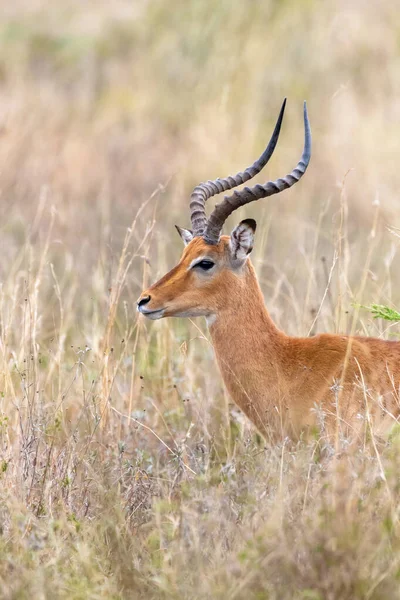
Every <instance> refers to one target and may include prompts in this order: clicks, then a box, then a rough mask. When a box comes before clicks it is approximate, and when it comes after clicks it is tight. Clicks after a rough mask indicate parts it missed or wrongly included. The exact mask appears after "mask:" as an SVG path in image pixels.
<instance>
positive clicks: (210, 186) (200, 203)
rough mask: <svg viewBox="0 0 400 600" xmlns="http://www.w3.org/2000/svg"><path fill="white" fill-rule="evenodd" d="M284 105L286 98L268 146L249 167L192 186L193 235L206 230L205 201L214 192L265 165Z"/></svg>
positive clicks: (241, 180) (257, 171)
mask: <svg viewBox="0 0 400 600" xmlns="http://www.w3.org/2000/svg"><path fill="white" fill-rule="evenodd" d="M285 106H286V98H285V99H284V101H283V104H282V108H281V110H280V113H279V117H278V120H277V122H276V125H275V129H274V132H273V134H272V136H271V139H270V141H269V143H268V146H267V147H266V149H265V150H264V152H263V154H262V155H261V156H260V158H259V159H258V160H256V162H255V163H254V164H253V165H251V167H247V169H245V171H243V172H240V173H237V175H235V176H233V177H227V178H226V179H220V178H218V179H216V180H215V181H206V182H205V183H200V184H199V185H197V186H196V187H195V188H194V190H193V192H192V195H191V197H190V218H191V221H192V228H193V235H194V236H201V235H203V234H204V232H205V230H206V227H207V217H206V209H205V203H206V200H208V198H211V196H215V194H220V193H221V192H226V191H228V190H231V189H232V188H234V187H236V186H237V185H241V184H242V183H245V182H246V181H248V180H249V179H252V178H253V177H255V176H256V175H257V174H258V173H259V172H260V171H261V169H263V168H264V167H265V165H266V164H267V162H268V161H269V159H270V158H271V156H272V153H273V151H274V150H275V146H276V144H277V141H278V138H279V133H280V130H281V125H282V119H283V115H284V112H285Z"/></svg>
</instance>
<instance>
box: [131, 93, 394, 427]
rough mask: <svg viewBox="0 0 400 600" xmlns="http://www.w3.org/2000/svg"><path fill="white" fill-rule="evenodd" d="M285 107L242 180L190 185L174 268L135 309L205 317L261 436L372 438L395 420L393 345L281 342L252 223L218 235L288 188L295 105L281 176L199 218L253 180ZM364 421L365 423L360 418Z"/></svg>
mask: <svg viewBox="0 0 400 600" xmlns="http://www.w3.org/2000/svg"><path fill="white" fill-rule="evenodd" d="M285 102H286V101H284V103H283V105H282V108H281V111H280V114H279V118H278V121H277V123H276V126H275V129H274V132H273V134H272V137H271V140H270V142H269V144H268V146H267V148H266V150H265V151H264V153H263V154H262V156H261V157H260V158H259V159H258V160H257V161H256V162H255V163H254V164H253V165H252V166H251V167H248V168H247V169H246V170H245V171H244V172H243V173H238V174H237V175H235V176H234V177H228V178H226V179H217V180H215V181H207V182H206V183H201V184H200V185H198V186H197V187H195V189H194V191H193V193H192V196H191V201H190V211H191V221H192V227H193V230H188V229H181V228H179V227H177V229H178V232H179V234H180V236H181V237H182V239H183V241H184V243H185V246H186V247H185V249H184V251H183V254H182V257H181V260H180V261H179V263H178V264H177V265H176V267H174V268H173V269H172V271H170V272H169V273H167V274H166V275H164V277H162V278H161V279H160V280H159V281H158V282H157V283H155V284H154V285H152V286H151V287H150V288H149V289H147V290H145V291H144V292H143V293H142V295H141V296H140V298H139V300H138V310H139V311H140V312H141V313H142V314H143V315H145V316H146V317H148V318H149V319H160V318H162V317H199V316H204V317H206V319H207V323H208V326H209V330H210V334H211V339H212V343H213V346H214V350H215V353H216V356H217V360H218V364H219V367H220V370H221V373H222V377H223V379H224V382H225V385H226V387H227V389H228V391H229V393H230V395H231V396H232V398H233V400H234V401H235V402H236V404H237V405H238V406H239V407H240V408H241V409H242V410H243V412H244V413H245V414H246V415H247V416H248V417H249V419H250V420H251V421H252V422H253V423H254V424H255V425H256V427H257V428H258V429H259V431H260V432H261V433H262V434H263V435H264V436H265V437H271V436H273V437H274V438H276V437H277V436H279V437H280V436H286V435H290V436H291V437H293V438H296V437H298V436H299V435H300V434H301V433H302V432H305V431H307V430H308V429H310V427H311V428H313V427H314V426H318V427H320V428H322V429H325V431H326V432H327V433H328V434H329V433H330V432H333V431H338V429H336V427H337V426H339V427H340V429H341V430H342V431H343V430H344V431H345V433H346V435H347V434H350V433H351V432H352V431H353V432H354V431H360V424H361V423H362V422H364V423H365V422H368V424H371V423H372V422H373V424H374V426H376V427H377V431H382V430H383V429H385V428H387V426H388V425H389V423H393V422H394V421H395V420H397V419H398V417H399V415H400V401H399V392H400V390H399V387H400V342H388V341H384V340H380V339H376V338H368V337H348V336H344V335H331V334H322V335H318V336H315V337H311V338H294V337H289V336H287V335H286V334H285V333H283V332H282V331H280V330H279V329H278V328H277V327H276V326H275V324H274V323H273V321H272V319H271V317H270V316H269V314H268V311H267V310H266V308H265V305H264V299H263V296H262V293H261V290H260V287H259V284H258V281H257V276H256V273H255V271H254V267H253V265H252V264H251V261H250V258H249V254H250V252H251V250H252V248H253V242H254V234H255V230H256V223H255V221H254V220H253V219H245V220H244V221H242V222H241V223H239V225H238V226H237V227H236V228H235V229H234V230H233V231H232V233H231V235H230V236H226V235H223V236H221V230H222V227H223V224H224V222H225V220H226V219H227V217H228V216H229V215H230V214H231V213H232V212H233V211H234V210H236V209H237V208H239V207H240V206H243V205H244V204H248V203H249V202H253V201H254V200H258V199H261V198H266V197H268V196H271V195H272V194H276V193H278V192H281V191H283V190H285V189H286V188H289V187H291V186H292V185H294V184H295V183H297V181H299V179H300V178H301V177H302V175H304V173H305V171H306V169H307V166H308V163H309V160H310V154H311V133H310V125H309V121H308V116H307V108H306V104H305V103H304V128H305V144H304V151H303V155H302V157H301V160H300V162H299V163H298V165H297V167H296V168H295V169H294V170H293V171H292V172H291V173H290V174H289V175H287V176H286V177H284V178H283V179H278V180H277V181H269V182H268V183H266V184H265V185H256V186H254V187H252V188H248V187H245V188H244V189H242V190H241V191H234V192H233V194H232V195H230V196H226V197H225V198H224V200H223V201H222V202H221V203H220V204H217V205H216V206H215V208H214V211H213V212H212V214H211V215H210V217H209V218H208V219H207V217H206V212H205V202H206V200H207V199H208V198H210V197H211V196H213V195H215V194H218V193H220V192H222V191H226V190H230V189H232V188H233V187H236V186H238V185H240V184H242V183H244V182H245V181H248V180H249V179H251V178H252V177H254V176H255V175H256V174H257V173H259V172H260V171H261V169H262V168H263V167H264V166H265V165H266V164H267V162H268V160H269V159H270V157H271V155H272V153H273V151H274V149H275V146H276V143H277V141H278V137H279V132H280V128H281V123H282V119H283V113H284V109H285ZM363 416H364V418H363Z"/></svg>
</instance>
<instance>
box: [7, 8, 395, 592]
mask: <svg viewBox="0 0 400 600" xmlns="http://www.w3.org/2000/svg"><path fill="white" fill-rule="evenodd" d="M3 9H4V13H3V18H2V22H1V24H0V40H1V44H0V118H1V132H0V142H1V143H0V165H1V169H0V191H1V202H0V211H1V219H0V224H1V225H0V226H1V250H2V252H1V256H0V283H1V288H0V327H1V328H0V343H1V354H0V361H1V366H0V448H1V450H0V452H1V456H0V477H1V488H0V529H1V535H0V589H1V592H0V593H1V597H3V598H10V599H11V598H12V599H23V598H28V597H29V598H74V599H75V598H76V599H78V598H96V599H97V598H221V599H222V598H224V599H225V598H239V599H240V598H247V599H250V598H251V599H253V598H254V599H259V598H271V599H273V598H276V599H285V598H303V599H308V600H311V599H312V600H316V599H321V600H322V599H324V600H325V599H338V598H340V599H347V598H348V599H355V598H369V599H375V600H377V599H383V598H385V599H386V598H398V597H399V596H400V594H399V591H398V590H399V577H400V548H399V544H400V531H399V510H398V506H399V466H400V465H399V438H398V432H397V430H396V429H394V430H393V432H392V435H391V437H390V439H389V440H388V442H387V443H386V444H385V445H382V446H380V447H379V448H378V449H377V448H374V445H373V444H370V440H366V442H365V446H364V447H363V448H359V449H357V450H354V449H349V448H348V447H346V445H345V443H344V442H343V443H342V447H341V448H340V452H339V453H337V452H335V451H334V450H333V449H332V448H330V447H322V446H321V444H320V442H319V440H315V441H314V442H310V443H309V444H305V443H299V444H298V445H297V446H293V445H291V444H289V443H288V442H287V441H283V442H282V444H280V445H279V446H277V447H264V445H263V443H262V441H261V440H260V439H259V437H258V436H257V434H256V433H255V432H254V430H253V429H252V427H251V426H250V425H249V424H248V423H247V422H246V420H245V419H244V418H243V416H242V415H241V414H240V413H239V412H238V411H237V410H236V409H235V407H234V406H232V404H231V403H230V400H229V398H228V397H227V396H226V394H225V392H224V390H223V387H222V383H221V379H220V376H219V374H218V372H217V370H216V367H215V364H214V358H213V352H212V348H211V345H210V343H209V341H208V335H207V331H206V328H205V325H204V324H203V323H202V322H201V321H199V322H196V323H195V322H193V323H192V322H188V321H184V320H176V321H172V320H171V321H165V322H157V323H147V322H143V321H142V320H141V319H138V318H137V313H136V310H135V300H136V298H137V297H138V295H139V293H140V291H141V289H142V288H143V287H144V286H145V285H146V284H147V282H148V281H151V280H155V279H156V278H157V277H158V276H159V275H160V274H162V273H163V272H164V271H165V270H166V269H167V268H169V267H170V266H172V265H173V264H174V262H175V261H176V260H177V258H178V256H179V253H180V240H179V239H178V238H177V236H176V234H175V231H174V228H173V224H174V223H175V222H177V223H179V224H180V225H181V226H185V225H186V226H187V225H188V224H189V214H188V197H189V194H190V191H191V188H192V187H193V185H195V184H196V183H198V182H199V181H200V180H203V179H207V178H214V177H216V176H218V175H227V174H228V173H230V172H234V171H237V170H239V169H242V168H243V166H245V165H247V164H248V163H250V162H251V160H253V159H254V158H255V157H257V156H258V155H259V153H260V151H261V150H262V148H263V145H264V144H265V142H266V140H267V139H269V135H270V132H271V129H272V127H273V124H274V120H275V118H276V115H277V112H278V109H279V106H280V102H281V100H282V98H283V97H284V96H286V95H287V96H288V98H289V104H288V109H287V115H286V120H285V124H284V127H283V130H282V134H281V140H280V143H279V147H278V148H277V150H276V155H275V156H274V157H273V159H272V160H271V163H270V165H268V168H267V169H266V173H263V178H267V177H268V178H270V177H273V178H275V177H276V176H279V175H281V174H283V173H286V172H287V170H288V169H291V168H292V167H293V165H294V164H295V163H296V162H297V160H298V158H299V156H300V153H301V148H302V135H303V133H302V122H301V106H302V101H303V99H304V98H306V99H307V100H308V104H309V112H310V118H311V123H312V129H313V157H312V164H311V166H310V169H309V171H308V173H307V175H306V177H305V178H304V180H303V181H302V182H301V183H300V184H299V185H298V186H296V188H295V189H294V190H292V191H290V192H288V193H285V194H283V195H282V196H280V197H279V198H272V199H271V200H267V201H264V202H260V203H258V205H257V206H256V205H254V206H250V207H248V208H247V209H244V210H242V211H239V213H238V214H237V215H234V217H232V218H231V220H230V222H229V223H228V225H227V231H228V230H229V227H230V226H233V224H234V223H235V222H236V221H238V220H239V219H241V218H243V216H244V215H246V216H252V217H255V218H256V219H257V221H258V224H259V227H258V231H257V244H256V248H255V251H254V262H255V265H256V268H257V271H258V274H259V277H260V281H261V285H262V288H263V290H264V293H265V297H266V303H267V306H268V308H269V310H270V312H271V314H272V316H273V318H274V319H275V321H276V322H277V323H278V325H279V326H280V327H282V328H284V329H285V331H287V332H288V333H290V334H295V335H299V334H301V335H306V334H308V333H315V332H319V331H343V332H346V331H351V330H352V329H355V330H356V331H357V332H360V333H364V334H367V335H379V336H381V335H382V336H389V335H396V332H397V333H398V328H397V330H396V329H395V328H391V329H387V325H384V324H383V323H382V321H376V320H373V319H372V318H371V317H370V315H369V314H368V313H367V312H365V311H360V309H358V308H357V305H359V304H369V303H373V302H374V303H383V304H386V305H392V306H397V307H399V306H400V292H399V289H400V287H399V284H400V277H399V272H400V270H399V258H398V247H399V240H398V237H397V236H396V227H397V228H398V227H400V217H399V203H398V198H399V191H398V190H399V189H400V172H399V169H398V160H399V153H400V151H399V145H398V140H399V138H400V127H399V118H400V46H399V41H400V17H399V11H398V10H397V7H396V5H395V4H394V3H392V2H390V1H389V0H380V1H379V2H378V1H377V0H374V1H372V2H370V3H368V5H366V4H365V3H363V2H359V1H357V0H351V1H350V2H348V1H346V2H344V1H341V0H340V1H339V2H336V3H334V4H333V3H331V4H329V3H320V2H316V1H314V0H301V1H300V2H293V1H290V0H286V1H284V2H278V1H276V0H275V1H274V0H267V1H264V2H261V1H260V2H258V1H255V2H242V3H240V4H239V3H237V4H235V5H232V2H228V1H227V0H222V1H221V2H219V3H214V2H210V1H208V0H203V1H200V0H186V2H178V1H177V0H175V1H173V2H168V3H167V2H165V1H164V2H162V1H161V0H152V1H151V2H135V3H132V2H127V1H126V0H118V1H116V2H113V3H109V2H93V1H88V2H85V3H81V2H76V1H74V0H66V1H64V2H54V3H51V4H50V3H46V2H43V1H42V0H36V1H35V2H32V1H30V2H24V1H22V0H19V1H16V2H13V3H8V4H7V5H5V6H4V7H3ZM211 204H212V203H211ZM388 226H389V227H390V229H391V231H389V230H388V228H387V227H388ZM328 283H329V285H328Z"/></svg>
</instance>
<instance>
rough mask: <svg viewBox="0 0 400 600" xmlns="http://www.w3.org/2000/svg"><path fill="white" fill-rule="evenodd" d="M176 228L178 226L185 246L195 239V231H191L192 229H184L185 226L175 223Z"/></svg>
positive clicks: (177, 228)
mask: <svg viewBox="0 0 400 600" xmlns="http://www.w3.org/2000/svg"><path fill="white" fill-rule="evenodd" d="M175 228H176V230H177V232H178V233H179V235H180V236H181V238H182V240H183V243H184V244H185V246H187V245H188V244H190V242H191V241H192V239H193V231H191V230H190V229H184V228H183V227H179V225H175Z"/></svg>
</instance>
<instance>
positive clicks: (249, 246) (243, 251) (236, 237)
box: [229, 219, 257, 261]
mask: <svg viewBox="0 0 400 600" xmlns="http://www.w3.org/2000/svg"><path fill="white" fill-rule="evenodd" d="M256 228H257V223H256V222H255V220H254V219H244V220H243V221H241V222H240V223H239V225H238V226H237V227H235V229H234V230H233V231H232V233H231V238H230V240H229V246H230V249H231V252H232V258H233V259H234V260H239V261H244V260H246V258H247V256H248V255H249V254H250V252H251V251H252V250H253V244H254V234H255V232H256Z"/></svg>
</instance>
